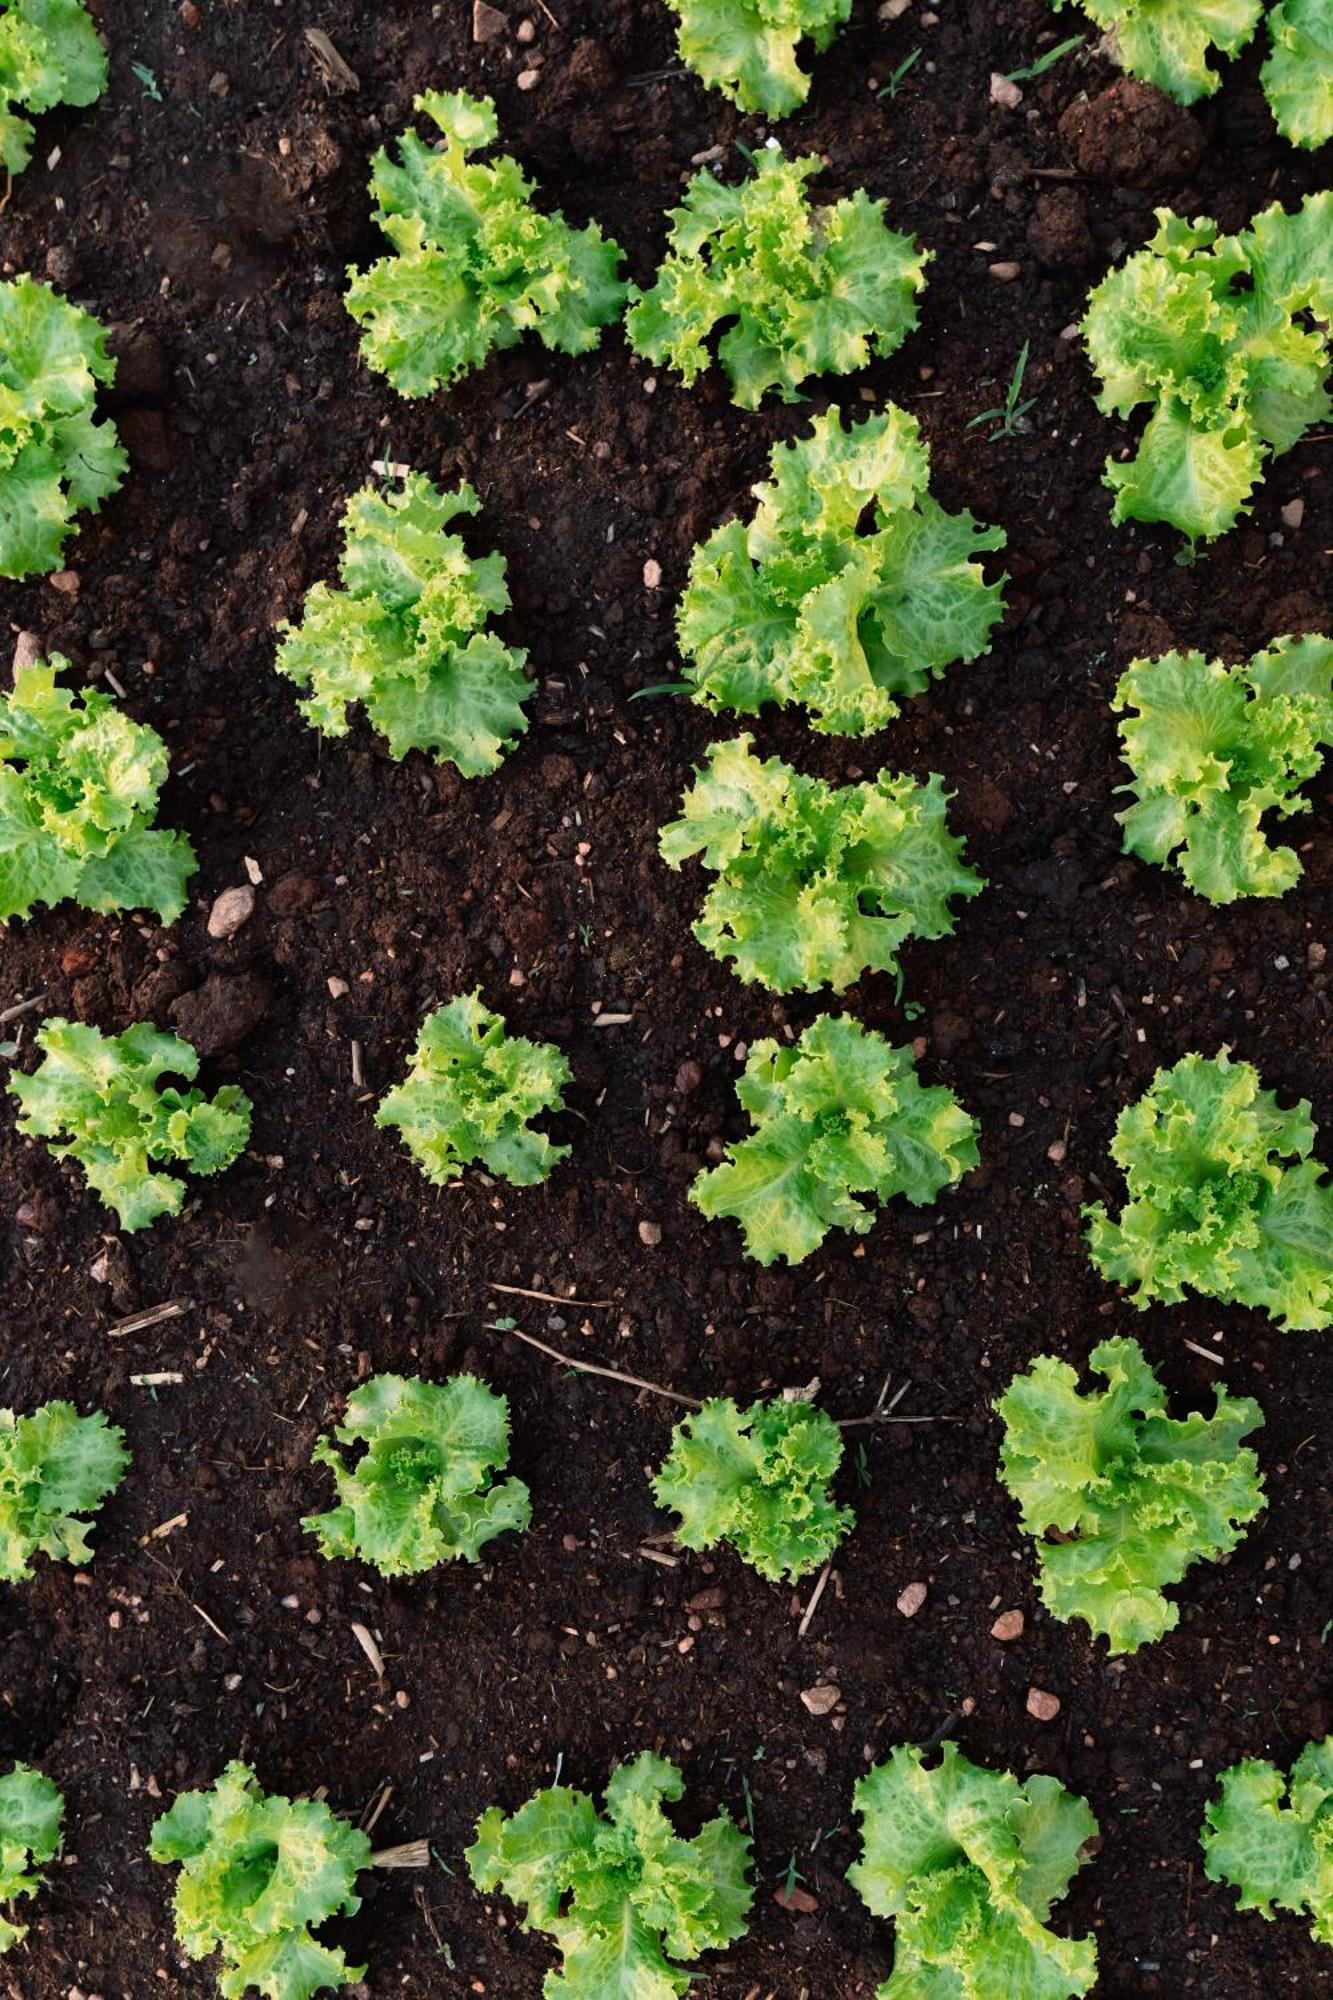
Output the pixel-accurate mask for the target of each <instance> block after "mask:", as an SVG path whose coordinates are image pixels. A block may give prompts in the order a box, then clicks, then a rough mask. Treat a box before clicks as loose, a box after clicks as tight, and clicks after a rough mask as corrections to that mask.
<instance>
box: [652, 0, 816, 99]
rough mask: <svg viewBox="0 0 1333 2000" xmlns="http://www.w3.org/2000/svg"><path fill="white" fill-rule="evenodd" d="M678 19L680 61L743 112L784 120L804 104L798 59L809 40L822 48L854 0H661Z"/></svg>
mask: <svg viewBox="0 0 1333 2000" xmlns="http://www.w3.org/2000/svg"><path fill="white" fill-rule="evenodd" d="M667 5H668V6H669V7H670V9H671V11H672V13H673V14H675V15H677V16H678V17H679V20H680V29H679V33H678V36H677V40H678V43H679V46H680V59H681V61H682V62H683V63H687V64H688V65H689V67H690V68H691V69H692V70H694V71H695V73H696V74H697V75H698V76H700V77H702V79H703V81H704V82H705V83H706V84H709V85H711V86H712V88H713V89H714V90H720V91H721V92H722V93H723V95H724V96H726V97H729V98H730V99H731V101H732V103H733V104H738V105H739V106H740V108H741V110H742V111H762V112H764V113H765V114H766V116H768V117H769V118H785V117H786V116H787V114H788V112H789V111H795V110H796V108H797V106H798V105H801V104H804V103H805V100H806V98H807V97H808V96H809V94H810V79H809V77H808V76H807V75H806V73H805V71H804V70H803V69H802V68H801V66H800V64H799V63H798V62H797V60H796V51H797V48H798V46H799V44H800V43H801V41H802V40H803V39H804V38H807V37H808V38H809V40H810V41H812V42H813V43H814V46H815V48H816V49H818V50H820V51H821V52H822V51H823V50H824V49H826V48H828V47H829V46H830V44H831V43H832V41H833V37H834V36H835V35H836V34H837V32H838V29H839V28H840V27H841V26H842V24H843V22H844V21H847V20H849V19H850V18H851V12H852V0H667Z"/></svg>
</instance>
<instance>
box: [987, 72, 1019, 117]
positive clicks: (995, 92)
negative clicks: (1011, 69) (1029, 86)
mask: <svg viewBox="0 0 1333 2000" xmlns="http://www.w3.org/2000/svg"><path fill="white" fill-rule="evenodd" d="M990 101H991V103H992V104H998V105H999V106H1000V108H1001V110H1002V111H1017V109H1018V107H1019V105H1020V104H1021V103H1022V102H1023V93H1022V91H1021V90H1020V89H1019V87H1018V85H1017V84H1016V83H1011V82H1010V81H1009V78H1008V77H1007V76H1001V75H1000V72H999V71H998V70H995V69H993V70H992V71H991V77H990Z"/></svg>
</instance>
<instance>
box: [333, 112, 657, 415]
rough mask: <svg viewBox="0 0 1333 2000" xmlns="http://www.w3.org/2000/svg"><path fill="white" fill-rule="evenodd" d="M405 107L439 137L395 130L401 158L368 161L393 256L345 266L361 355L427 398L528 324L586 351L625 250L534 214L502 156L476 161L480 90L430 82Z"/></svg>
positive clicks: (560, 344) (486, 128)
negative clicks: (436, 140)
mask: <svg viewBox="0 0 1333 2000" xmlns="http://www.w3.org/2000/svg"><path fill="white" fill-rule="evenodd" d="M414 109H415V110H417V111H418V112H420V113H421V114H422V115H423V116H424V117H426V118H428V119H429V120H430V121H431V123H432V124H433V125H435V126H436V127H437V128H438V130H439V131H440V132H441V133H442V134H443V144H442V146H441V147H440V149H439V150H438V151H437V150H436V148H435V146H433V145H430V144H428V143H427V142H426V141H425V140H423V139H419V138H418V137H417V135H416V133H415V132H404V134H403V136H402V138H401V139H400V140H399V144H398V154H399V157H398V160H397V162H395V161H393V160H392V159H390V157H389V154H388V152H387V151H385V150H381V151H380V152H378V153H376V155H375V158H374V160H373V161H372V163H371V165H372V173H371V181H370V192H371V194H372V195H373V197H374V199H375V201H376V203H377V207H376V210H375V220H376V222H377V223H378V224H379V226H380V228H381V229H382V230H383V232H384V234H385V235H386V236H387V237H388V239H389V241H390V243H391V244H392V245H393V255H392V256H390V257H383V258H381V259H380V261H379V262H378V263H376V264H372V265H371V267H370V269H369V270H367V271H358V270H356V269H351V270H349V271H348V274H347V275H348V280H349V284H348V291H347V310H348V311H349V312H350V313H351V315H352V317H353V319H354V320H356V322H357V323H358V325H359V326H360V327H361V328H362V340H361V352H362V354H363V355H364V357H365V359H366V361H367V362H368V363H369V364H370V366H371V367H372V368H375V369H378V370H379V372H380V373H381V374H383V375H387V376H388V378H389V380H390V382H391V383H392V384H393V386H394V388H395V389H396V390H397V391H398V393H399V395H400V396H429V395H431V394H433V393H434V391H435V390H436V389H438V388H440V387H441V386H443V387H445V388H452V386H453V384H454V383H455V382H457V381H459V380H460V378H461V377H462V376H464V375H466V374H468V373H469V372H470V371H471V370H472V369H474V368H480V367H481V365H482V363H483V362H484V361H486V360H487V359H488V357H489V356H490V355H491V354H493V353H495V352H497V350H499V349H500V348H502V347H513V346H514V345H515V344H516V343H517V342H518V341H519V340H520V339H521V338H522V336H523V335H524V334H525V333H535V334H536V335H537V337H538V339H539V340H540V341H541V342H542V343H543V345H544V346H546V347H548V348H552V349H555V350H558V351H559V352H560V353H562V354H586V353H588V351H589V350H590V349H591V348H594V347H596V345H597V343H598V341H599V339H600V338H601V330H602V328H603V327H604V326H606V325H608V324H609V323H610V322H611V321H612V320H614V319H617V318H618V317H619V316H620V312H621V309H622V308H623V306H624V303H625V287H624V285H623V283H622V282H621V279H620V265H621V261H622V256H623V253H622V251H621V249H620V246H619V245H618V244H616V243H612V242H610V241H608V240H607V238H606V237H604V236H603V235H602V232H601V230H600V229H598V228H597V226H596V224H594V223H589V224H588V226H587V228H585V229H571V228H570V226H569V224H568V223H567V222H566V221H565V218H564V217H563V215H560V214H558V213H557V214H553V215H545V214H543V213H542V211H541V210H540V209H538V208H536V207H535V206H534V205H533V200H532V195H533V185H532V182H531V181H530V180H529V179H528V178H527V176H526V174H525V173H524V172H523V169H522V168H521V167H520V166H519V164H518V162H517V160H513V159H510V158H509V156H508V155H507V154H505V155H502V156H501V157H500V158H499V159H498V160H496V161H495V162H494V164H493V165H490V166H483V165H481V164H479V163H478V162H477V161H476V160H474V159H473V158H472V155H473V154H474V153H478V152H481V151H482V150H484V148H486V147H488V146H492V145H494V143H495V140H496V138H497V136H498V133H499V124H498V121H497V119H496V116H495V106H494V105H493V104H492V103H491V101H490V99H489V98H476V97H469V96H468V95H467V93H466V92H465V91H461V90H459V91H436V90H431V91H427V92H426V93H425V94H424V95H423V96H421V97H418V98H417V99H416V100H415V105H414Z"/></svg>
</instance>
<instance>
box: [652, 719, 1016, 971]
mask: <svg viewBox="0 0 1333 2000" xmlns="http://www.w3.org/2000/svg"><path fill="white" fill-rule="evenodd" d="M752 742H753V739H752V738H751V737H750V736H748V735H746V736H738V737H737V738H736V739H735V741H734V742H731V743H714V744H713V745H711V747H710V748H709V751H708V761H707V763H706V764H705V765H704V766H703V768H702V769H701V770H700V771H699V772H698V773H697V775H696V777H695V782H694V784H693V785H692V786H691V788H690V790H689V791H687V792H686V794H685V797H684V800H683V802H682V804H683V811H682V816H681V818H680V819H677V820H673V821H672V822H671V823H670V824H669V825H668V826H666V827H664V828H663V829H662V834H661V840H660V845H661V850H662V854H663V856H664V858H665V859H666V861H667V862H668V863H669V864H670V865H671V866H672V867H673V868H678V867H680V865H681V864H682V862H684V861H685V860H687V859H688V858H689V857H690V856H691V855H693V854H699V855H701V856H702V859H703V864H704V866H705V868H709V869H712V870H713V871H714V872H715V873H716V874H717V877H718V879H717V881H716V882H715V883H714V884H713V886H712V887H711V888H710V889H709V891H708V893H707V895H706V897H705V899H704V909H703V915H702V917H701V918H700V920H699V922H698V923H696V924H695V926H694V934H695V936H696V937H697V938H698V940H699V942H700V944H702V945H703V946H705V948H706V949H707V950H709V951H711V952H712V953H713V954H714V956H715V957H717V958H721V959H730V960H731V961H732V964H733V968H734V970H735V971H736V973H737V974H738V975H739V977H740V978H741V979H743V980H745V981H746V982H747V983H748V982H750V981H753V980H760V981H762V982H763V984H764V985H766V986H770V987H772V988H773V990H774V991H775V992H778V993H790V992H791V991H792V990H793V989H794V988H796V987H800V988H803V989H805V990H807V991H809V990H813V989H814V988H815V987H819V986H825V985H827V986H831V987H832V988H833V990H834V992H836V993H841V992H842V991H843V990H844V988H845V987H847V986H850V985H851V983H852V981H853V980H855V979H858V978H859V977H860V975H861V974H862V972H864V971H866V970H868V969H869V970H874V971H879V972H897V971H898V969H899V968H898V949H899V947H900V946H901V945H902V944H903V943H904V942H905V940H906V939H908V938H911V937H922V938H940V937H947V936H949V935H950V933H951V932H952V930H953V917H952V914H951V912H950V909H949V902H950V898H951V897H954V896H977V895H980V893H981V890H982V888H983V887H984V883H983V882H982V879H981V877H980V876H979V875H977V874H976V873H975V871H974V870H972V869H970V868H967V867H965V866H964V865H963V863H962V861H961V855H962V851H963V843H962V841H961V840H960V839H958V838H957V836H955V835H954V834H951V833H950V832H949V826H948V817H947V806H948V794H947V793H946V792H945V790H944V780H943V779H942V778H940V777H939V776H937V775H935V774H932V775H931V777H930V778H929V779H928V780H927V781H926V783H925V784H919V783H918V782H917V780H916V779H914V778H911V777H906V776H895V775H894V774H893V773H892V772H889V771H881V772H880V774H879V776H878V777H877V778H876V779H875V780H874V782H873V783H867V784H859V785H843V786H837V785H830V784H826V783H825V782H824V780H823V779H822V778H807V777H803V776H802V775H801V773H800V772H799V771H794V770H793V769H792V767H791V766H790V764H784V763H783V761H782V759H781V758H780V757H770V758H768V759H767V760H766V761H763V762H761V761H760V759H759V758H757V757H756V756H754V754H753V752H752V748H751V745H752Z"/></svg>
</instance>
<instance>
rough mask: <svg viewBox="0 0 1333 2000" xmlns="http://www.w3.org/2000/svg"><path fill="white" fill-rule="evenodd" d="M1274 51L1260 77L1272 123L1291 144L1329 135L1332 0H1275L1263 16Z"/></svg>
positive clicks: (1322, 140)
mask: <svg viewBox="0 0 1333 2000" xmlns="http://www.w3.org/2000/svg"><path fill="white" fill-rule="evenodd" d="M1267 27H1268V33H1269V37H1270V39H1271V41H1272V44H1273V46H1272V49H1271V51H1270V53H1269V56H1268V60H1267V61H1266V62H1265V64H1264V66H1263V68H1262V69H1261V70H1260V72H1259V81H1260V82H1261V83H1262V84H1263V87H1264V96H1265V97H1266V98H1267V99H1268V108H1269V110H1270V111H1271V112H1272V114H1273V123H1274V124H1275V125H1276V126H1277V129H1278V131H1279V132H1280V133H1281V134H1282V136H1283V138H1284V139H1289V140H1290V141H1291V143H1292V145H1293V146H1305V147H1308V148H1310V149H1311V150H1313V149H1314V148H1315V147H1316V146H1326V145H1327V144H1328V142H1329V140H1330V139H1333V0H1277V5H1276V6H1274V7H1270V8H1269V10H1268V16H1267Z"/></svg>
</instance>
